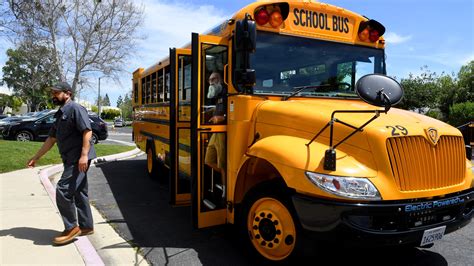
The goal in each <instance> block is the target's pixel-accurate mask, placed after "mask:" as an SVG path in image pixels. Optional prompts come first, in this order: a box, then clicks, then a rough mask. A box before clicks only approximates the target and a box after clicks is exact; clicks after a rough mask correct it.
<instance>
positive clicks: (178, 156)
mask: <svg viewBox="0 0 474 266" xmlns="http://www.w3.org/2000/svg"><path fill="white" fill-rule="evenodd" d="M191 63H192V58H191V50H189V49H170V65H171V79H170V81H171V82H170V87H171V95H170V102H171V103H170V153H171V158H170V171H171V173H170V182H169V185H170V190H169V191H170V204H172V205H186V204H189V203H190V202H191Z"/></svg>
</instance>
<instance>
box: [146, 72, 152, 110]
mask: <svg viewBox="0 0 474 266" xmlns="http://www.w3.org/2000/svg"><path fill="white" fill-rule="evenodd" d="M150 85H151V81H150V75H148V76H147V77H146V103H150V102H151V90H150V89H151V88H150V87H151V86H150Z"/></svg>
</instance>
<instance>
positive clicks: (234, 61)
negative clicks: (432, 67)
mask: <svg viewBox="0 0 474 266" xmlns="http://www.w3.org/2000/svg"><path fill="white" fill-rule="evenodd" d="M259 32H264V33H268V34H275V35H277V36H285V37H295V38H302V39H313V38H308V37H305V36H298V35H284V34H279V33H275V32H271V31H263V30H258V32H257V36H258V35H259V34H258V33H259ZM314 40H317V41H321V42H327V43H334V44H343V45H347V46H351V47H361V48H368V49H374V50H377V51H381V52H382V55H381V57H380V58H382V59H383V60H382V62H378V61H379V59H380V58H379V57H375V61H374V65H375V64H378V63H381V68H382V73H381V74H383V75H386V74H387V71H386V67H387V62H386V59H387V55H386V53H385V49H384V48H376V47H368V46H365V45H360V44H352V43H341V42H334V41H331V40H325V39H321V38H314ZM256 43H257V45H258V37H257V41H256ZM231 51H232V55H231V58H232V69H231V71H230V72H231V73H234V71H235V70H236V69H237V67H238V65H237V52H236V51H235V50H234V49H231ZM255 53H258V49H256V51H255ZM250 64H251V65H250V68H253V66H252V60H251V61H250ZM326 67H327V66H326ZM299 69H301V67H299V68H298V69H296V71H297V72H298V71H299ZM255 71H256V72H257V71H258V69H255ZM257 76H258V73H257ZM353 78H354V79H355V77H353ZM231 82H232V86H233V87H234V88H236V89H237V91H241V92H244V91H245V90H241V89H239V88H240V87H239V86H240V85H239V84H237V83H236V81H235V79H234V77H233V76H232V78H231ZM355 82H357V80H355V81H354V86H355ZM254 89H255V86H254V87H253V88H252V90H249V91H250V93H248V94H251V95H258V96H262V97H272V96H276V97H279V96H285V95H288V94H287V93H281V94H276V93H255V92H254ZM301 97H305V98H323V99H343V98H347V97H341V96H337V97H334V96H320V95H304V96H303V95H301ZM349 99H360V98H359V97H357V98H352V97H350V98H349Z"/></svg>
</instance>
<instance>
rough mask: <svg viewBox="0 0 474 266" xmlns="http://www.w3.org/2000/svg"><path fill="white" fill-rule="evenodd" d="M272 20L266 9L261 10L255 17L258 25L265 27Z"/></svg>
mask: <svg viewBox="0 0 474 266" xmlns="http://www.w3.org/2000/svg"><path fill="white" fill-rule="evenodd" d="M269 20H270V14H268V11H267V10H266V9H265V8H262V9H260V10H259V11H258V12H257V14H256V15H255V21H256V22H257V24H258V25H260V26H263V25H265V24H267V23H268V21H269Z"/></svg>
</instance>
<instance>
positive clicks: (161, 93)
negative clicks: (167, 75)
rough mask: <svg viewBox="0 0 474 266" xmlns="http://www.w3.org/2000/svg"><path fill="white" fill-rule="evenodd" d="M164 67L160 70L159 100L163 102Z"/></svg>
mask: <svg viewBox="0 0 474 266" xmlns="http://www.w3.org/2000/svg"><path fill="white" fill-rule="evenodd" d="M163 81H164V80H163V69H160V70H158V102H159V103H161V102H163V98H164V97H163Z"/></svg>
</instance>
